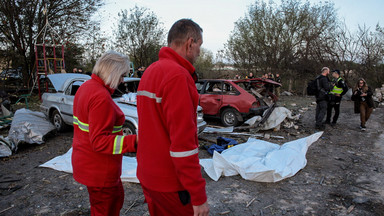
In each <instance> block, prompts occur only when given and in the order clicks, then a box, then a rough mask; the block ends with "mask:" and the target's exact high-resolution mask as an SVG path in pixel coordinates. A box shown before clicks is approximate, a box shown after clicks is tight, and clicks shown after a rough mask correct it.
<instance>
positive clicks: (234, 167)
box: [40, 132, 323, 183]
mask: <svg viewBox="0 0 384 216" xmlns="http://www.w3.org/2000/svg"><path fill="white" fill-rule="evenodd" d="M322 134H323V132H319V133H316V134H313V135H311V136H309V137H305V138H302V139H299V140H295V141H291V142H288V143H285V144H284V145H282V146H280V145H278V144H273V143H270V142H266V141H263V140H258V139H255V138H250V139H249V140H248V142H246V143H244V144H239V145H236V146H234V147H232V148H229V149H227V150H225V151H223V153H222V154H219V153H217V152H215V153H214V155H213V158H212V159H201V160H200V164H201V165H202V166H203V167H204V170H205V172H206V173H207V174H208V175H209V177H211V178H212V179H213V180H215V181H217V180H218V179H219V178H220V176H221V175H224V176H233V175H237V174H240V175H241V176H242V177H243V178H244V179H246V180H252V181H259V182H277V181H280V180H282V179H285V178H288V177H291V176H293V175H295V174H296V173H297V172H298V171H299V170H301V169H302V168H304V167H305V165H306V163H307V160H306V158H305V154H306V153H307V150H308V147H309V146H310V145H311V144H312V143H313V142H315V141H316V140H318V139H319V137H320V136H321V135H322ZM71 156H72V148H71V149H69V151H68V152H67V153H65V154H64V155H61V156H57V157H55V158H53V159H52V160H50V161H48V162H46V163H45V164H42V165H40V167H47V168H52V169H55V170H58V171H63V172H68V173H72V172H73V171H72V163H71ZM136 168H137V161H136V158H135V157H126V156H123V168H122V174H121V180H122V181H125V182H135V183H139V180H138V179H137V177H136Z"/></svg>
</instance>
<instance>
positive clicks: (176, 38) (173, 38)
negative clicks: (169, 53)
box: [168, 19, 203, 46]
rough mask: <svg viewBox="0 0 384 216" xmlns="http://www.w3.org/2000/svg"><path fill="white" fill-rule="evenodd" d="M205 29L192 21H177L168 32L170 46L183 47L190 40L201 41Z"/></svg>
mask: <svg viewBox="0 0 384 216" xmlns="http://www.w3.org/2000/svg"><path fill="white" fill-rule="evenodd" d="M202 32H203V29H202V28H201V27H200V26H199V25H198V24H197V23H195V22H193V21H192V20H191V19H181V20H178V21H176V22H175V23H174V24H173V25H172V27H171V29H170V30H169V32H168V46H169V45H171V44H172V43H174V44H175V45H176V46H179V45H181V44H182V43H183V42H185V41H186V40H188V38H193V40H194V41H198V40H199V39H201V33H202Z"/></svg>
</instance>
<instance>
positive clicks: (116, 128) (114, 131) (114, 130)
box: [112, 125, 123, 133]
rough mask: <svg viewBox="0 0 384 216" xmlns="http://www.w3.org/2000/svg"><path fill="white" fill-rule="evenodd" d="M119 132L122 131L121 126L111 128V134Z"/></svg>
mask: <svg viewBox="0 0 384 216" xmlns="http://www.w3.org/2000/svg"><path fill="white" fill-rule="evenodd" d="M121 130H123V125H121V126H113V131H112V133H119V132H120V131H121Z"/></svg>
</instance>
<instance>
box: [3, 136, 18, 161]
mask: <svg viewBox="0 0 384 216" xmlns="http://www.w3.org/2000/svg"><path fill="white" fill-rule="evenodd" d="M15 150H16V145H15V144H14V143H13V142H11V141H10V140H9V139H8V137H5V138H4V137H3V136H0V157H8V156H11V155H12V151H15Z"/></svg>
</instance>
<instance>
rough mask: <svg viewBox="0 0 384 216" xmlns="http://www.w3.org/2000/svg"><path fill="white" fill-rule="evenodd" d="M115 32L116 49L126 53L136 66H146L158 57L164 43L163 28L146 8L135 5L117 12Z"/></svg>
mask: <svg viewBox="0 0 384 216" xmlns="http://www.w3.org/2000/svg"><path fill="white" fill-rule="evenodd" d="M119 17H120V20H119V23H118V28H117V30H116V32H115V36H116V42H115V47H116V49H117V50H119V51H121V52H123V53H124V54H126V55H128V56H129V57H130V58H131V61H133V62H134V63H135V64H136V65H137V66H148V65H150V64H151V63H152V62H154V61H156V60H157V59H158V53H159V50H160V48H161V47H162V45H164V29H163V27H162V23H161V22H160V21H159V19H158V18H157V16H156V15H155V14H154V13H153V12H152V11H150V10H149V9H148V8H144V7H138V6H135V7H134V8H132V9H130V10H129V12H128V11H127V10H123V11H121V12H120V13H119Z"/></svg>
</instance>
